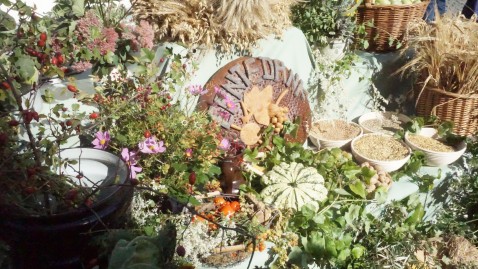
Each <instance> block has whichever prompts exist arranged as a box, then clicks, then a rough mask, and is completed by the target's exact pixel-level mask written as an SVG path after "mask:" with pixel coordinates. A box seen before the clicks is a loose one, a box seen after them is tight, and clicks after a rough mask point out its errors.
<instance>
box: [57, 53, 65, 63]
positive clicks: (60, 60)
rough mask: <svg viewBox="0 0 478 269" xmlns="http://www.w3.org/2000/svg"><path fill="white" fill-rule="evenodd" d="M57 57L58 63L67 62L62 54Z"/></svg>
mask: <svg viewBox="0 0 478 269" xmlns="http://www.w3.org/2000/svg"><path fill="white" fill-rule="evenodd" d="M56 59H57V60H58V65H62V64H63V63H64V62H65V58H63V56H62V55H61V54H60V55H57V56H56Z"/></svg>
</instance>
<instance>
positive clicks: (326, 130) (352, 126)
mask: <svg viewBox="0 0 478 269" xmlns="http://www.w3.org/2000/svg"><path fill="white" fill-rule="evenodd" d="M361 134H362V128H361V127H360V125H358V124H357V123H354V122H347V121H344V120H339V119H332V120H318V121H316V122H314V123H312V127H311V128H310V132H309V138H310V141H312V143H314V145H315V146H316V147H318V148H319V149H321V148H342V149H347V148H348V147H350V142H351V141H352V139H354V138H355V137H357V136H359V135H361Z"/></svg>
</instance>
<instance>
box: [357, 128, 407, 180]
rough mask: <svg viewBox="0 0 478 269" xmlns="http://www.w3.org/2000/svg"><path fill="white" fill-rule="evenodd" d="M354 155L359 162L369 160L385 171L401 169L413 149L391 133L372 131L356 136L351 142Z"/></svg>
mask: <svg viewBox="0 0 478 269" xmlns="http://www.w3.org/2000/svg"><path fill="white" fill-rule="evenodd" d="M351 148H352V155H353V156H354V158H355V159H356V160H357V162H359V163H364V162H369V163H370V164H372V165H373V166H376V167H378V168H379V169H381V170H383V171H385V172H392V171H395V170H398V169H400V168H401V167H402V166H403V165H404V164H405V163H406V162H407V161H408V160H409V159H410V155H411V152H412V150H411V149H410V147H408V146H407V145H406V144H405V143H403V142H402V141H399V140H397V139H395V138H394V137H393V136H391V135H387V134H382V133H370V134H364V135H362V136H359V137H356V138H354V139H353V140H352V143H351Z"/></svg>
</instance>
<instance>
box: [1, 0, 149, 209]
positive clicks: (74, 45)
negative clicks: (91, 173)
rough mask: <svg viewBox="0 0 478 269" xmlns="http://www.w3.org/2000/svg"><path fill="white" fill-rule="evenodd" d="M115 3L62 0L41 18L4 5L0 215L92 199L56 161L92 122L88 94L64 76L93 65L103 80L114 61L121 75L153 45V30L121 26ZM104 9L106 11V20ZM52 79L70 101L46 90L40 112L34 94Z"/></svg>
mask: <svg viewBox="0 0 478 269" xmlns="http://www.w3.org/2000/svg"><path fill="white" fill-rule="evenodd" d="M102 4H104V5H105V6H104V7H100V6H101V5H102ZM116 4H117V1H107V2H105V1H87V2H84V1H81V0H75V1H68V0H64V1H63V0H60V1H57V3H56V5H55V6H54V7H53V11H52V12H51V13H49V14H48V15H45V16H43V17H40V16H39V15H38V14H36V13H35V10H34V8H32V7H29V6H27V5H26V4H25V3H24V2H23V1H21V0H19V1H9V0H6V1H2V6H3V5H5V6H6V7H7V12H5V13H2V16H1V18H0V25H1V26H0V28H2V29H5V31H1V32H0V46H1V49H0V84H1V86H0V116H1V118H0V126H1V127H2V128H1V131H0V170H1V174H2V179H1V180H0V186H1V187H0V189H1V190H0V192H1V195H0V196H1V198H0V211H2V212H3V211H4V210H5V211H7V212H15V213H17V214H32V213H33V214H39V215H50V214H55V213H58V211H64V210H72V209H75V208H77V207H80V206H85V205H91V203H92V202H93V200H94V197H95V195H94V194H95V191H93V190H91V188H85V187H84V186H78V185H76V184H75V182H74V180H71V179H70V178H69V177H67V176H65V175H64V174H63V171H64V169H65V168H66V167H67V166H68V165H69V164H74V161H72V160H64V159H62V158H61V154H60V148H61V147H62V146H63V147H64V145H65V143H66V142H67V140H68V139H69V138H71V137H77V136H78V135H80V134H82V133H88V132H89V130H90V127H91V126H90V125H91V120H92V119H93V118H94V117H93V116H92V115H87V114H86V113H85V112H84V111H82V110H81V109H80V108H81V105H80V102H79V101H80V100H81V99H84V98H85V96H86V93H85V92H84V91H83V89H81V88H79V86H78V85H77V84H76V82H75V79H74V78H71V77H68V75H70V74H72V73H74V72H80V71H84V70H86V69H89V68H93V73H94V74H97V75H99V76H100V77H102V76H103V75H105V74H106V73H108V74H109V70H111V69H112V67H113V64H114V65H115V66H116V67H117V68H119V69H120V70H125V67H124V65H125V64H126V63H129V62H135V61H136V60H137V59H138V58H135V57H134V55H133V53H135V51H139V50H140V49H141V47H151V46H150V45H152V43H151V44H149V43H148V42H147V41H148V38H149V36H148V34H151V38H152V28H151V27H149V28H148V26H147V25H145V24H144V23H143V24H140V26H139V27H134V26H128V25H123V24H121V23H120V22H124V21H122V19H124V18H125V16H126V14H127V13H126V12H124V13H122V12H119V13H118V12H116V10H124V8H121V7H120V6H118V5H116ZM105 7H108V8H110V11H111V12H110V13H108V16H107V17H106V16H104V15H105V12H104V11H103V12H101V9H102V8H105ZM15 11H16V12H18V14H19V19H18V24H11V23H10V22H11V20H10V19H9V18H10V17H9V14H8V13H9V12H15ZM101 14H103V15H101ZM113 14H115V15H113ZM118 14H122V15H118ZM148 30H151V31H148ZM120 35H121V37H120ZM93 47H94V48H93ZM146 50H147V49H146ZM143 51H145V50H143ZM52 78H59V79H64V81H63V82H64V83H65V84H66V85H65V87H64V88H63V89H62V90H63V92H64V93H67V94H68V95H70V96H72V97H73V99H74V104H73V105H71V106H70V105H68V106H66V105H64V104H63V101H62V100H58V99H56V98H55V96H54V95H53V94H52V93H51V92H50V91H48V90H46V91H45V94H43V96H42V99H43V102H44V103H45V104H49V105H50V107H51V109H50V110H49V111H46V112H44V113H42V112H41V111H37V110H36V109H37V106H35V105H37V104H35V102H38V100H39V99H40V98H36V99H35V96H37V95H40V94H41V93H40V88H42V89H44V88H48V86H49V82H50V80H51V79H52ZM105 79H106V78H105ZM35 100H36V101H35ZM78 176H79V177H80V176H81V175H78ZM50 200H55V201H56V202H55V203H50ZM56 203H58V205H56ZM54 208H57V209H54Z"/></svg>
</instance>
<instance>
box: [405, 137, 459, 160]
mask: <svg viewBox="0 0 478 269" xmlns="http://www.w3.org/2000/svg"><path fill="white" fill-rule="evenodd" d="M418 135H422V136H426V137H432V138H436V137H437V130H436V129H435V128H422V129H421V130H420V132H418ZM408 136H409V133H408V132H407V133H406V134H405V142H406V143H407V144H408V145H409V146H410V147H411V148H412V149H413V150H420V151H422V152H423V153H424V154H425V160H426V164H427V165H429V166H445V165H448V164H451V163H453V162H455V161H456V160H458V158H460V157H461V155H463V153H465V151H466V143H465V141H462V142H460V143H459V144H458V145H456V146H455V151H453V152H439V151H432V150H429V149H424V148H421V147H419V146H417V145H415V144H413V143H412V142H411V141H410V140H409V139H408Z"/></svg>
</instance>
